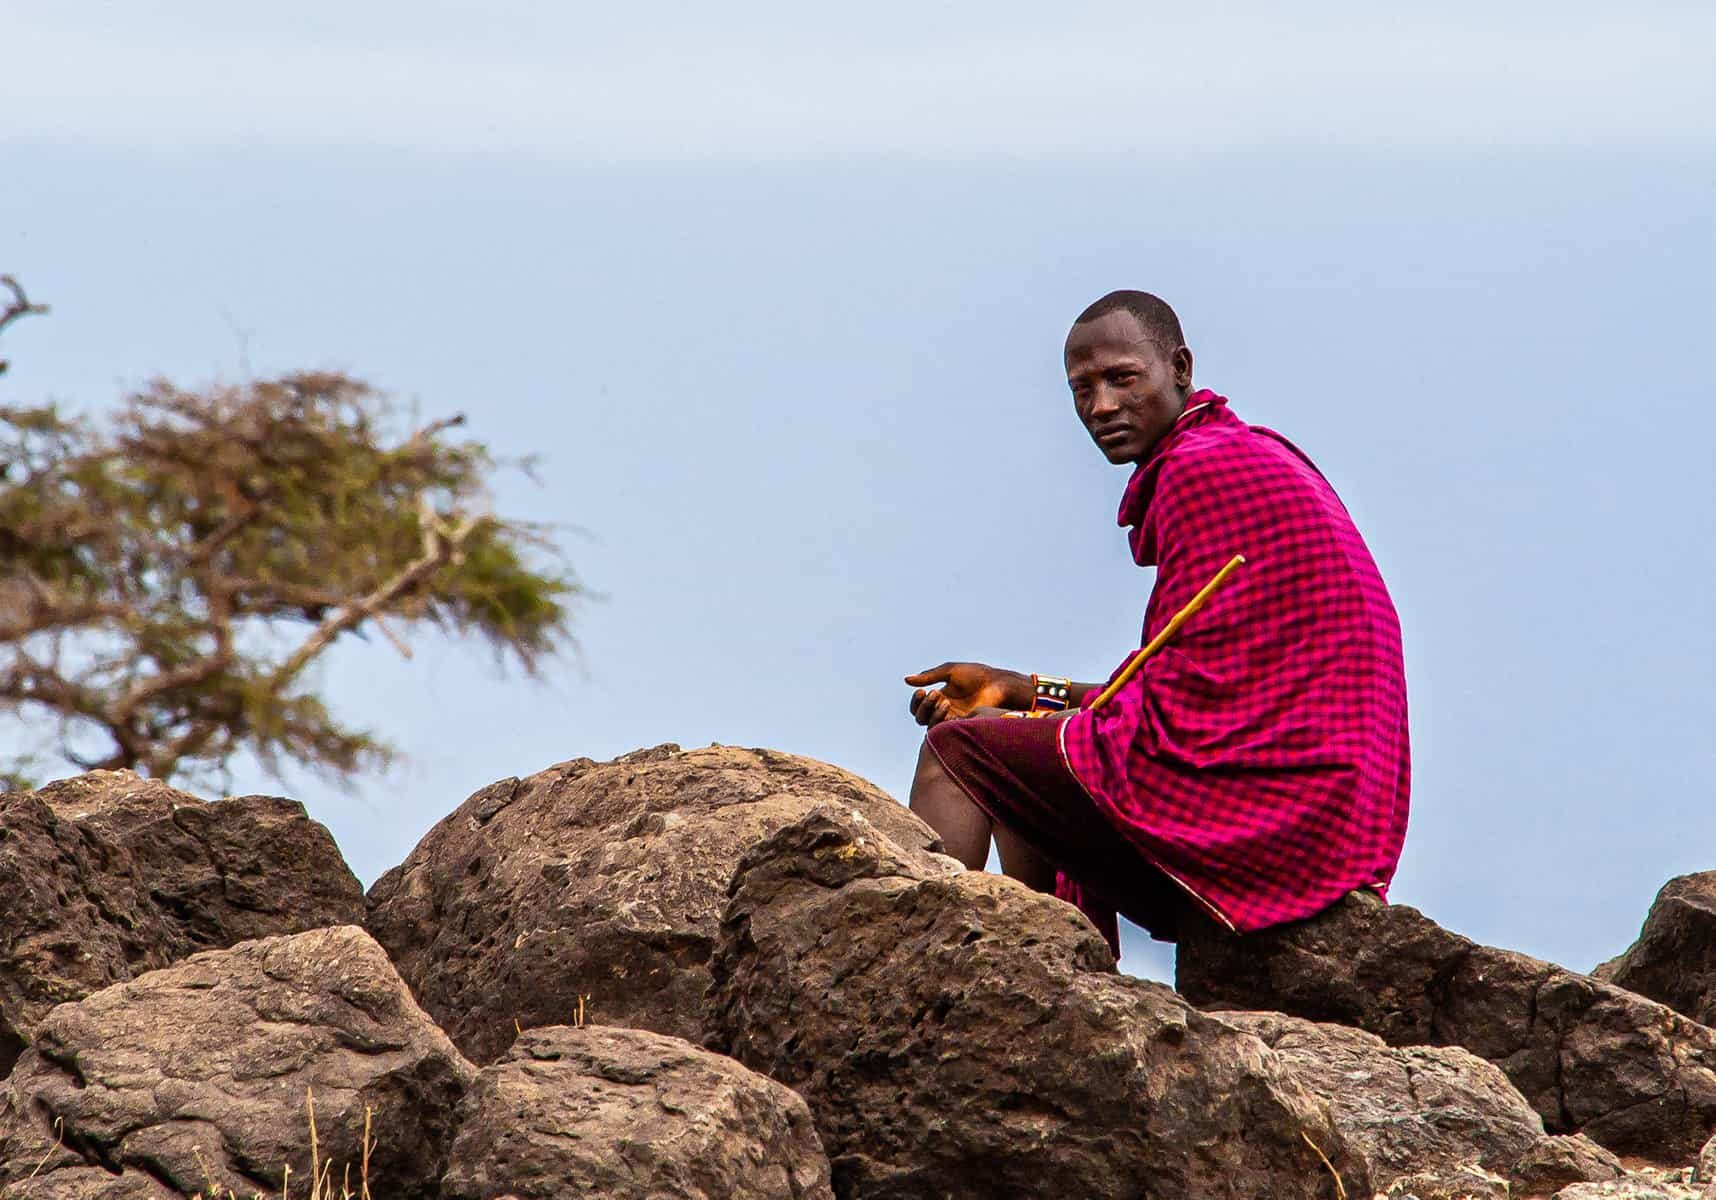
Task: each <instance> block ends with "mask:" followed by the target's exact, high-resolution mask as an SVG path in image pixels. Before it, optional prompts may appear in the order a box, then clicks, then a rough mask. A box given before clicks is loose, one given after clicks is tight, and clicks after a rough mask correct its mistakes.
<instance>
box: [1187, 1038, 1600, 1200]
mask: <svg viewBox="0 0 1716 1200" xmlns="http://www.w3.org/2000/svg"><path fill="white" fill-rule="evenodd" d="M1217 1015H1218V1016H1219V1018H1220V1019H1221V1020H1222V1021H1224V1022H1226V1023H1227V1024H1229V1025H1233V1026H1235V1027H1237V1028H1239V1029H1243V1030H1245V1031H1246V1032H1247V1033H1251V1034H1255V1035H1256V1036H1257V1037H1259V1038H1261V1039H1262V1040H1263V1042H1264V1044H1265V1045H1267V1046H1268V1047H1269V1048H1270V1049H1272V1050H1274V1051H1275V1053H1276V1054H1277V1055H1279V1056H1280V1058H1281V1060H1282V1062H1283V1063H1284V1064H1285V1065H1286V1066H1287V1067H1288V1069H1289V1070H1291V1071H1292V1073H1293V1074H1294V1075H1295V1076H1297V1077H1298V1079H1299V1080H1300V1082H1302V1083H1304V1084H1305V1085H1306V1087H1307V1088H1309V1089H1310V1090H1311V1091H1312V1092H1314V1093H1316V1094H1317V1095H1319V1096H1325V1097H1327V1098H1328V1101H1329V1108H1330V1110H1331V1111H1332V1112H1333V1114H1334V1118H1335V1125H1336V1126H1337V1127H1338V1128H1339V1129H1340V1131H1341V1133H1342V1134H1343V1135H1345V1137H1346V1139H1347V1141H1348V1142H1349V1143H1350V1144H1351V1145H1353V1146H1354V1147H1355V1148H1357V1149H1358V1150H1359V1151H1360V1152H1361V1153H1362V1154H1363V1155H1364V1157H1365V1158H1366V1159H1367V1160H1368V1161H1369V1163H1370V1167H1371V1174H1372V1178H1373V1182H1374V1185H1375V1186H1376V1187H1377V1188H1387V1189H1388V1190H1389V1191H1390V1192H1391V1193H1408V1192H1409V1193H1411V1194H1412V1195H1415V1196H1418V1197H1419V1198H1420V1200H1427V1197H1428V1196H1429V1195H1430V1194H1431V1193H1435V1192H1448V1193H1451V1194H1454V1195H1458V1194H1461V1193H1466V1194H1468V1195H1472V1196H1473V1197H1474V1198H1475V1197H1477V1196H1480V1195H1487V1194H1493V1195H1497V1196H1506V1195H1508V1194H1509V1191H1508V1188H1509V1185H1510V1184H1511V1185H1512V1186H1513V1188H1514V1189H1515V1190H1514V1191H1513V1192H1512V1194H1513V1195H1523V1194H1536V1193H1548V1192H1550V1191H1553V1190H1554V1189H1555V1188H1557V1187H1561V1186H1563V1185H1565V1184H1569V1183H1574V1182H1577V1181H1581V1180H1606V1179H1618V1178H1620V1177H1621V1175H1622V1173H1623V1172H1622V1168H1621V1164H1620V1162H1619V1161H1618V1160H1617V1159H1616V1158H1615V1157H1614V1155H1612V1154H1610V1153H1608V1152H1607V1151H1605V1150H1604V1149H1602V1148H1601V1147H1600V1146H1598V1145H1596V1144H1595V1143H1593V1142H1590V1141H1588V1140H1587V1139H1585V1138H1583V1137H1577V1136H1576V1137H1551V1136H1548V1135H1546V1134H1545V1132H1544V1129H1543V1121H1542V1119H1541V1118H1540V1117H1539V1116H1538V1115H1537V1113H1536V1111H1535V1110H1533V1109H1532V1107H1531V1106H1530V1105H1529V1104H1527V1103H1526V1102H1525V1099H1524V1097H1522V1096H1521V1095H1520V1094H1519V1092H1518V1091H1516V1090H1515V1089H1514V1087H1513V1085H1512V1084H1510V1083H1509V1082H1508V1081H1507V1076H1505V1075H1503V1074H1502V1073H1501V1071H1500V1069H1498V1068H1497V1067H1496V1066H1495V1064H1493V1063H1490V1062H1487V1061H1486V1060H1484V1059H1481V1058H1479V1057H1478V1056H1477V1055H1475V1054H1472V1053H1471V1052H1469V1051H1466V1050H1462V1049H1459V1048H1457V1047H1451V1046H1408V1047H1400V1048H1396V1047H1392V1046H1389V1045H1388V1044H1387V1043H1386V1042H1384V1041H1383V1040H1382V1039H1381V1038H1379V1037H1377V1036H1375V1035H1374V1034H1369V1033H1365V1032H1364V1031H1363V1030H1360V1029H1354V1028H1352V1027H1350V1026H1346V1025H1329V1024H1319V1023H1316V1022H1312V1021H1306V1020H1303V1019H1301V1018H1298V1017H1289V1016H1286V1015H1285V1014H1283V1013H1264V1012H1224V1013H1220V1014H1217Z"/></svg>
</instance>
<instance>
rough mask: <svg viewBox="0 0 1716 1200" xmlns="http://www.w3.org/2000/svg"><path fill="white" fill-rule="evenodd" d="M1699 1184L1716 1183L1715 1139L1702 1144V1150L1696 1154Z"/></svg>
mask: <svg viewBox="0 0 1716 1200" xmlns="http://www.w3.org/2000/svg"><path fill="white" fill-rule="evenodd" d="M1696 1170H1697V1172H1698V1182H1699V1183H1716V1137H1713V1138H1711V1139H1710V1140H1709V1141H1708V1142H1705V1143H1704V1149H1702V1150H1700V1151H1699V1152H1698V1165H1697V1168H1696Z"/></svg>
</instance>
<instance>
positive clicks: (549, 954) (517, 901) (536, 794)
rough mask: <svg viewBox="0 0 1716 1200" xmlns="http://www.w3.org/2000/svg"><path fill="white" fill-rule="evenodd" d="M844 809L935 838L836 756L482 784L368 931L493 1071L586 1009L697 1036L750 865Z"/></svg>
mask: <svg viewBox="0 0 1716 1200" xmlns="http://www.w3.org/2000/svg"><path fill="white" fill-rule="evenodd" d="M830 802H832V803H835V804H838V805H841V806H843V807H846V808H850V809H853V810H855V811H857V812H860V813H862V814H863V815H864V816H865V817H866V818H867V819H868V820H870V821H872V822H873V823H875V824H876V826H877V827H878V828H880V829H882V830H883V831H885V832H886V833H887V834H888V835H889V836H890V837H893V838H895V839H897V840H899V841H901V842H903V843H905V844H907V845H911V846H918V847H924V846H929V845H931V844H932V843H933V842H934V839H935V835H934V833H933V832H932V831H931V830H930V828H929V826H927V825H925V824H923V823H922V822H921V821H919V820H918V819H917V818H916V817H915V816H913V815H912V814H911V812H910V811H909V810H907V809H906V808H904V807H903V806H901V805H900V804H898V803H896V802H895V801H894V800H892V799H890V798H889V797H888V796H887V795H886V794H885V793H883V792H881V791H879V790H878V789H877V788H875V787H873V786H872V785H870V784H868V783H866V782H865V781H864V780H862V779H859V778H858V777H857V776H855V775H851V774H848V773H847V772H845V771H842V770H840V769H839V768H837V767H831V766H829V765H827V764H826V763H821V762H817V761H815V760H813V759H808V758H799V757H796V756H794V755H790V754H781V753H777V752H775V751H772V750H741V749H736V748H732V747H725V746H712V747H709V748H707V749H701V750H684V751H682V750H680V749H679V748H678V747H677V746H671V745H669V746H658V747H656V748H655V749H652V750H640V751H635V752H633V753H631V754H628V755H625V756H623V757H621V758H618V759H615V760H614V761H612V762H606V763H595V762H591V761H590V760H589V759H577V760H574V761H572V762H566V763H561V764H559V765H558V766H554V767H550V768H548V769H547V770H546V771H542V772H539V773H538V774H536V775H532V776H531V777H530V778H528V779H503V780H501V781H500V782H499V783H495V784H491V785H489V786H488V787H486V788H483V789H482V790H481V791H479V792H477V793H476V794H475V795H474V796H472V797H471V798H470V799H468V800H466V801H465V802H464V804H462V805H460V807H459V808H458V809H457V810H456V811H454V812H453V813H452V814H451V815H449V816H448V817H447V818H446V819H444V820H443V821H441V822H440V823H439V824H438V825H436V826H435V827H434V828H433V829H432V830H430V831H429V833H428V834H427V836H425V837H424V839H423V840H422V841H421V842H420V843H418V846H417V848H416V849H415V850H413V851H412V852H411V855H410V857H409V858H407V859H406V860H405V862H404V864H403V865H401V866H399V867H396V868H394V869H393V870H391V871H389V872H388V873H387V874H385V875H383V876H382V877H381V878H380V879H379V880H377V881H376V884H375V886H374V887H373V888H372V889H370V894H369V919H368V927H369V929H370V932H371V933H373V934H374V935H375V938H376V940H377V941H379V942H380V943H381V944H382V945H383V946H385V947H386V948H387V951H388V953H389V954H390V955H392V957H393V961H394V962H395V963H396V964H397V965H398V967H399V970H400V973H401V974H402V975H404V976H405V979H406V981H407V982H408V983H410V985H411V988H412V991H413V992H414V993H415V994H416V996H417V998H418V1000H419V1002H421V1003H422V1005H423V1007H424V1008H425V1009H427V1010H428V1011H429V1013H430V1014H431V1015H433V1016H434V1017H435V1019H436V1020H438V1021H440V1022H441V1024H442V1027H443V1028H445V1029H446V1030H447V1032H448V1033H449V1034H450V1035H451V1036H452V1038H453V1041H454V1042H456V1043H457V1044H458V1045H459V1048H460V1049H461V1050H463V1051H464V1052H465V1054H466V1055H468V1056H469V1057H471V1058H472V1059H473V1060H475V1061H477V1062H479V1063H486V1062H491V1061H493V1060H494V1059H495V1058H496V1057H498V1056H499V1055H500V1054H501V1052H502V1051H504V1050H505V1049H506V1048H507V1047H508V1046H509V1045H511V1044H512V1040H513V1037H514V1034H515V1033H516V1031H517V1028H518V1026H527V1027H528V1026H533V1025H564V1024H573V1023H577V1018H578V1016H579V1014H580V1013H581V1014H582V1017H583V1019H584V1020H585V1021H588V1022H594V1023H599V1024H608V1025H626V1026H631V1027H634V1028H640V1029H650V1030H654V1031H655V1032H657V1033H665V1034H671V1035H673V1036H676V1037H682V1038H686V1039H687V1040H691V1041H696V1040H697V1039H698V1038H699V1037H700V1036H701V1033H702V1029H703V1023H704V1021H703V1017H704V1000H703V995H704V991H705V990H706V989H707V987H708V984H709V970H708V960H709V955H710V953H711V952H712V950H713V947H714V942H715V933H716V928H717V926H718V925H719V923H720V919H721V910H722V907H723V906H724V905H725V904H726V899H727V895H726V894H727V883H728V880H729V879H730V878H731V877H732V874H733V870H734V868H735V867H737V866H738V863H739V857H740V855H741V854H743V853H744V851H745V848H746V847H747V846H749V845H751V844H752V843H753V842H755V841H757V840H758V839H759V838H762V837H765V836H767V835H768V834H769V833H772V832H773V831H774V830H776V829H779V828H780V827H781V826H783V825H785V824H787V823H788V822H791V821H793V820H796V819H797V818H798V817H800V816H803V815H804V813H806V812H808V811H809V810H810V809H811V808H812V807H814V806H816V805H818V804H824V803H830ZM515 1022H516V1024H515Z"/></svg>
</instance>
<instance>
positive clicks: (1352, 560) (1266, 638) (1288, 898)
mask: <svg viewBox="0 0 1716 1200" xmlns="http://www.w3.org/2000/svg"><path fill="white" fill-rule="evenodd" d="M1199 406H1201V407H1199ZM1120 524H1121V525H1123V526H1131V535H1130V540H1131V544H1132V555H1133V558H1135V559H1136V560H1137V562H1138V564H1139V565H1140V566H1150V565H1154V566H1155V567H1156V570H1157V574H1156V584H1155V588H1154V590H1153V591H1152V592H1151V594H1150V600H1149V605H1148V607H1147V609H1146V611H1145V614H1144V637H1143V640H1144V641H1145V642H1148V641H1149V639H1150V638H1151V637H1153V636H1155V635H1156V633H1158V632H1159V631H1160V630H1161V629H1162V627H1163V626H1164V625H1166V624H1167V623H1168V620H1169V618H1170V617H1172V616H1173V615H1174V613H1176V612H1178V611H1179V610H1180V608H1181V607H1183V606H1184V605H1185V603H1186V602H1187V601H1188V600H1190V599H1191V598H1192V596H1193V595H1194V594H1195V593H1196V592H1197V591H1198V590H1199V589H1200V588H1202V587H1203V586H1204V584H1206V583H1208V582H1209V580H1210V578H1211V577H1212V576H1214V575H1215V573H1216V572H1217V571H1218V570H1219V569H1220V568H1221V566H1222V564H1223V563H1225V562H1227V560H1228V559H1229V558H1231V557H1232V556H1233V555H1235V554H1243V555H1245V558H1246V565H1245V566H1243V567H1240V568H1239V570H1238V571H1237V572H1236V573H1235V574H1234V575H1233V576H1231V577H1230V578H1229V579H1228V581H1227V583H1226V584H1225V585H1224V586H1223V587H1222V589H1221V590H1220V591H1218V592H1217V593H1216V594H1215V595H1214V596H1213V597H1212V598H1211V599H1210V601H1209V603H1208V604H1207V605H1206V606H1205V607H1204V608H1203V610H1202V611H1201V612H1199V613H1198V615H1197V616H1195V617H1193V618H1192V620H1191V621H1190V622H1189V623H1187V624H1186V625H1185V626H1184V627H1182V628H1181V630H1180V631H1179V632H1178V633H1177V634H1176V635H1175V637H1174V639H1173V640H1172V641H1171V642H1170V643H1169V644H1168V645H1167V646H1166V647H1165V648H1164V649H1163V650H1162V651H1161V652H1160V653H1159V654H1157V655H1156V656H1155V657H1154V658H1152V659H1150V660H1149V662H1148V663H1146V664H1145V666H1144V669H1143V670H1142V671H1140V672H1139V673H1138V674H1137V675H1136V676H1134V677H1133V679H1132V680H1131V681H1130V682H1128V683H1127V685H1126V686H1125V687H1124V688H1122V689H1121V691H1120V692H1119V694H1118V695H1117V696H1115V698H1114V699H1113V700H1112V701H1111V702H1110V703H1109V704H1107V705H1106V706H1104V707H1103V708H1102V709H1100V710H1098V711H1094V712H1093V711H1089V710H1086V711H1082V712H1079V713H1077V714H1076V715H1074V716H1072V717H1070V718H1068V719H1067V720H1065V721H1063V722H1061V753H1062V754H1063V755H1064V756H1065V759H1066V763H1067V767H1068V768H1069V769H1070V770H1071V771H1072V773H1073V775H1074V776H1075V777H1076V778H1077V779H1078V780H1079V782H1080V783H1082V784H1083V785H1084V787H1085V789H1086V790H1087V791H1088V792H1089V793H1090V795H1091V797H1092V799H1093V800H1095V801H1096V803H1097V805H1098V806H1099V807H1100V808H1101V809H1103V810H1104V811H1105V812H1106V814H1107V815H1108V817H1109V819H1110V820H1111V821H1112V822H1113V824H1114V825H1115V827H1116V828H1117V829H1118V830H1119V831H1120V832H1121V833H1122V834H1123V835H1124V836H1125V837H1126V838H1128V839H1129V840H1130V841H1131V842H1132V844H1133V845H1135V846H1136V847H1137V848H1138V849H1139V851H1141V852H1142V853H1143V854H1144V855H1145V856H1146V857H1147V858H1149V859H1150V860H1151V861H1153V862H1154V863H1156V865H1157V866H1159V867H1160V868H1161V869H1162V870H1163V871H1164V872H1165V873H1166V874H1167V875H1168V876H1169V877H1170V878H1171V879H1173V880H1175V881H1176V882H1177V883H1179V884H1180V886H1181V887H1183V888H1184V889H1186V891H1187V892H1189V893H1191V895H1192V896H1193V897H1194V898H1195V899H1196V900H1197V901H1199V902H1200V903H1201V905H1202V906H1203V907H1204V908H1205V909H1206V910H1207V911H1209V912H1210V913H1211V915H1213V916H1215V917H1216V918H1217V919H1218V920H1220V921H1222V922H1223V923H1224V924H1226V925H1228V926H1230V927H1231V928H1234V929H1237V930H1240V931H1246V930H1252V929H1261V928H1263V927H1265V926H1268V925H1275V924H1278V923H1280V922H1282V921H1291V920H1296V919H1298V918H1301V917H1307V916H1310V915H1311V914H1312V913H1315V912H1317V911H1318V910H1319V909H1322V908H1324V907H1325V906H1327V905H1329V904H1331V903H1333V902H1334V901H1335V900H1337V899H1339V898H1340V897H1341V896H1343V895H1345V894H1346V893H1347V892H1349V891H1352V890H1353V889H1355V888H1364V887H1368V888H1374V889H1375V890H1377V891H1378V892H1383V893H1386V890H1387V887H1388V883H1389V881H1390V880H1391V879H1392V878H1393V876H1394V869H1395V865H1396V863H1398V861H1399V859H1400V848H1401V843H1402V842H1403V840H1404V839H1405V836H1406V812H1407V799H1408V794H1409V790H1410V780H1411V756H1410V749H1409V746H1408V741H1407V728H1406V680H1405V671H1404V667H1403V664H1402V659H1401V648H1400V622H1399V619H1398V618H1397V617H1396V615H1395V611H1394V605H1393V603H1392V602H1391V601H1390V600H1389V597H1388V591H1387V589H1386V588H1385V587H1384V586H1383V582H1382V576H1381V575H1380V574H1379V573H1378V572H1377V569H1376V564H1375V562H1374V561H1372V559H1371V555H1370V551H1369V550H1368V549H1367V548H1366V547H1365V544H1364V540H1363V539H1362V538H1361V537H1360V536H1359V533H1358V530H1357V529H1356V528H1355V527H1354V525H1353V522H1352V518H1351V517H1350V516H1348V515H1347V510H1346V508H1345V507H1344V506H1343V505H1342V504H1341V501H1340V499H1339V497H1337V496H1336V495H1335V492H1334V489H1333V488H1331V487H1330V486H1329V483H1328V481H1327V480H1325V479H1324V478H1323V476H1322V474H1321V473H1320V472H1318V470H1317V468H1316V467H1315V466H1314V465H1313V464H1312V462H1311V460H1310V459H1308V458H1307V457H1305V455H1304V454H1302V453H1301V452H1300V451H1299V450H1298V449H1297V448H1296V447H1295V446H1293V445H1292V443H1290V442H1288V441H1287V439H1286V438H1283V437H1282V436H1280V435H1279V434H1277V433H1274V432H1273V431H1271V430H1268V429H1263V428H1261V427H1258V426H1253V425H1247V424H1246V423H1245V422H1244V421H1241V420H1240V419H1239V418H1238V417H1236V416H1235V415H1234V414H1233V412H1232V411H1231V410H1230V409H1229V408H1228V407H1227V401H1226V400H1225V399H1224V398H1222V397H1221V396H1217V395H1216V394H1215V393H1213V392H1208V391H1201V392H1197V393H1195V394H1193V396H1192V397H1191V398H1190V400H1189V401H1188V403H1187V412H1186V414H1185V415H1184V416H1183V417H1182V418H1181V420H1180V422H1179V424H1177V425H1176V426H1175V427H1174V429H1173V430H1172V431H1170V432H1169V434H1168V435H1167V436H1166V437H1164V438H1163V439H1162V441H1161V443H1160V444H1158V446H1157V447H1156V449H1155V450H1154V451H1153V452H1152V453H1151V455H1150V457H1149V458H1148V459H1146V460H1145V461H1144V462H1143V463H1141V464H1140V465H1139V466H1138V468H1137V470H1136V471H1135V472H1134V474H1133V476H1132V479H1131V481H1130V482H1129V483H1128V484H1127V487H1126V494H1125V497H1124V498H1123V499H1122V501H1121V504H1120ZM1140 644H1142V643H1140ZM1128 658H1130V656H1128ZM1118 673H1119V669H1118V668H1117V669H1116V671H1115V674H1118ZM1112 678H1113V676H1110V679H1112ZM1092 695H1093V696H1094V693H1093V694H1092ZM1087 703H1088V701H1087ZM1074 882H1075V881H1072V880H1065V881H1063V884H1062V887H1063V890H1074V889H1073V888H1072V885H1073V884H1074Z"/></svg>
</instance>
